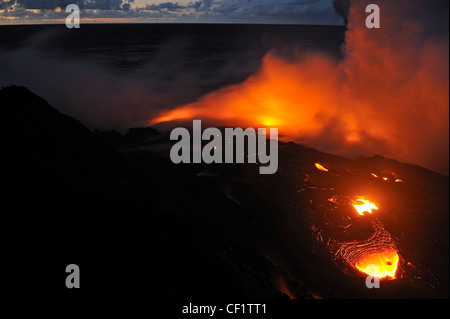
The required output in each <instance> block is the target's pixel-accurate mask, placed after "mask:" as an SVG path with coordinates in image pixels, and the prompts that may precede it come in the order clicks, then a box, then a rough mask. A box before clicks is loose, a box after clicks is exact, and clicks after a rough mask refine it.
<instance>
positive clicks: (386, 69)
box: [152, 1, 449, 174]
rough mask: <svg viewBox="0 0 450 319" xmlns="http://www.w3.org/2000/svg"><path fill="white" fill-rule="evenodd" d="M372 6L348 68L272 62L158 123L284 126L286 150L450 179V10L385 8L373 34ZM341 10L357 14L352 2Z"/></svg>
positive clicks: (313, 60) (405, 5) (309, 58)
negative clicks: (293, 147) (424, 170)
mask: <svg viewBox="0 0 450 319" xmlns="http://www.w3.org/2000/svg"><path fill="white" fill-rule="evenodd" d="M371 2H373V1H351V2H350V6H348V25H347V28H348V31H347V33H346V39H345V44H344V47H343V50H344V58H343V59H342V60H340V61H336V60H334V59H332V58H330V57H327V56H323V55H321V54H317V53H314V52H309V53H308V54H304V55H302V56H301V57H299V58H297V59H295V60H294V61H291V60H289V61H288V60H286V59H283V58H281V57H279V56H277V55H276V54H273V53H271V54H268V55H267V56H266V57H265V59H264V61H263V66H262V68H261V70H260V71H259V72H258V73H257V74H255V75H254V76H252V77H250V78H249V79H248V80H247V81H245V82H244V83H242V84H239V85H235V86H230V87H227V88H224V89H222V90H220V91H217V92H214V93H211V94H208V95H206V96H204V97H203V98H202V99H200V100H199V101H197V102H195V103H191V104H188V105H184V106H181V107H179V108H176V109H175V110H173V111H170V112H162V113H161V114H160V116H159V117H157V118H156V119H154V120H153V121H152V123H157V122H161V121H173V120H178V119H184V118H192V117H198V118H209V119H214V120H216V121H217V122H219V124H238V125H247V126H250V125H253V126H259V127H260V126H262V125H265V126H274V127H278V128H279V131H280V134H281V135H284V137H285V139H286V140H294V141H297V142H301V143H304V144H306V145H308V146H312V147H316V148H318V149H320V150H322V151H328V152H331V153H334V154H339V155H346V156H361V155H373V154H376V153H377V154H382V155H384V156H387V157H392V158H396V159H398V160H401V161H405V162H410V163H415V164H420V165H423V166H425V167H428V168H432V169H434V170H437V171H440V172H443V173H445V174H448V145H449V144H448V143H449V131H448V128H449V126H448V124H449V123H448V117H449V102H448V98H449V90H448V85H449V73H448V68H449V64H448V56H449V52H448V27H447V24H448V2H446V3H447V5H445V4H443V2H440V1H437V2H436V3H433V4H430V3H429V2H428V1H427V2H425V1H377V3H378V4H379V6H380V9H381V28H380V29H369V28H367V27H366V18H367V16H368V13H366V6H367V5H368V4H370V3H371ZM335 7H336V8H337V9H338V10H339V11H340V12H343V13H344V14H345V12H346V10H347V9H346V8H347V6H346V4H345V2H343V1H342V2H339V3H336V6H335ZM445 7H446V8H447V13H445V11H444V12H442V11H443V10H445ZM442 21H443V22H442ZM219 124H218V125H219Z"/></svg>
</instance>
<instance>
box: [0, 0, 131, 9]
mask: <svg viewBox="0 0 450 319" xmlns="http://www.w3.org/2000/svg"><path fill="white" fill-rule="evenodd" d="M14 1H15V2H16V3H17V4H18V5H20V6H22V7H23V8H25V9H56V8H65V7H67V6H68V5H69V4H76V5H78V6H79V7H80V8H84V9H98V10H124V9H125V10H127V9H130V3H133V2H134V0H14ZM2 2H4V1H2ZM10 2H11V1H10Z"/></svg>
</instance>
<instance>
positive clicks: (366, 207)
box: [353, 198, 378, 215]
mask: <svg viewBox="0 0 450 319" xmlns="http://www.w3.org/2000/svg"><path fill="white" fill-rule="evenodd" d="M353 207H355V209H356V211H357V212H358V214H360V215H364V213H369V214H372V209H375V210H377V209H378V207H377V206H376V205H375V204H373V203H371V202H370V201H368V200H365V199H363V198H358V199H357V200H356V202H355V204H353Z"/></svg>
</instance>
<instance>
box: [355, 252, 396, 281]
mask: <svg viewBox="0 0 450 319" xmlns="http://www.w3.org/2000/svg"><path fill="white" fill-rule="evenodd" d="M397 265H398V253H397V251H395V250H384V251H381V252H376V253H372V254H370V255H367V256H365V257H363V258H361V260H359V261H358V262H357V263H356V265H355V267H356V268H357V269H358V270H359V271H361V272H364V273H366V274H368V275H370V276H373V277H377V278H386V277H389V278H391V279H395V273H396V271H397Z"/></svg>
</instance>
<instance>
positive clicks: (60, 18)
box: [0, 0, 343, 25]
mask: <svg viewBox="0 0 450 319" xmlns="http://www.w3.org/2000/svg"><path fill="white" fill-rule="evenodd" d="M68 4H77V5H78V6H79V7H80V10H81V19H82V20H81V22H82V23H83V22H85V23H89V22H117V23H120V22H194V23H195V22H197V23H201V22H218V23H289V24H334V25H336V24H342V23H343V20H342V18H341V17H339V16H338V15H337V14H336V13H335V11H334V9H333V1H332V0H199V1H196V0H175V1H165V0H0V24H25V23H63V22H64V21H65V18H66V17H67V15H68V14H67V13H66V12H65V8H66V6H67V5H68Z"/></svg>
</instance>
